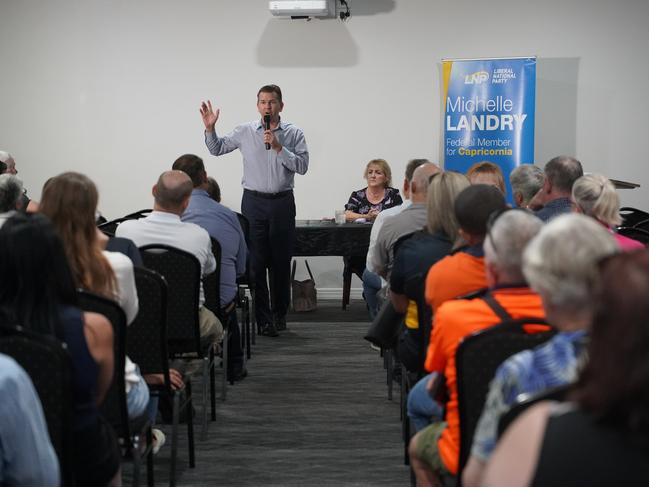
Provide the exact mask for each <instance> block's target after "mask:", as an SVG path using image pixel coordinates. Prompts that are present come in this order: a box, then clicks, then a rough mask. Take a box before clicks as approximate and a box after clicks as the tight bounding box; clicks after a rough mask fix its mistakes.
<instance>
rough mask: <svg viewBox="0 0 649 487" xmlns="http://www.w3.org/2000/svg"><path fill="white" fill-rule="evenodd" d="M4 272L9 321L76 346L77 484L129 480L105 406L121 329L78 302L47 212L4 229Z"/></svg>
mask: <svg viewBox="0 0 649 487" xmlns="http://www.w3.org/2000/svg"><path fill="white" fill-rule="evenodd" d="M0 275H1V276H2V279H0V314H1V315H2V321H3V322H4V323H8V324H11V323H15V324H17V325H20V326H22V327H24V328H26V329H28V330H31V331H33V332H36V333H43V334H45V335H53V336H56V337H57V338H58V339H60V340H61V341H63V342H65V343H66V344H67V346H68V350H69V352H70V356H71V358H72V382H73V388H72V389H73V402H74V411H73V416H72V422H73V424H72V435H73V440H74V441H73V455H72V458H73V459H74V474H75V477H76V479H77V482H76V484H77V485H108V483H109V482H111V480H112V482H113V485H121V479H120V472H119V466H120V456H119V449H118V446H117V439H116V438H115V434H114V432H113V429H112V428H111V426H110V425H108V424H107V423H106V421H105V420H104V419H103V418H102V417H101V416H100V415H99V412H98V409H97V405H98V404H101V401H102V400H103V397H104V395H105V394H106V391H107V390H108V388H109V386H110V383H111V381H112V373H113V331H112V328H111V325H110V323H109V322H108V320H106V318H104V317H103V316H101V315H98V314H95V313H83V312H81V311H80V310H79V309H78V308H76V302H77V295H76V288H75V284H74V279H73V277H72V272H71V270H70V268H69V267H68V261H67V257H66V253H65V251H64V249H63V244H62V242H61V240H60V239H59V237H58V235H57V234H56V231H55V229H54V227H53V226H52V224H51V223H50V222H49V221H48V220H47V218H45V217H44V216H42V215H38V214H36V215H33V216H29V215H23V214H18V215H16V216H14V217H12V218H10V219H9V220H8V221H7V222H6V223H5V225H4V226H3V227H2V229H0ZM3 369H4V368H3ZM5 401H6V398H5V399H3V401H2V402H3V404H4V403H5ZM3 417H4V418H8V417H9V416H4V415H3ZM12 418H13V417H12ZM30 454H32V455H33V453H32V452H30ZM33 460H34V458H33V456H32V464H33ZM32 467H33V465H32ZM39 485H40V484H39Z"/></svg>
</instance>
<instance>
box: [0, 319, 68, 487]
mask: <svg viewBox="0 0 649 487" xmlns="http://www.w3.org/2000/svg"><path fill="white" fill-rule="evenodd" d="M0 353H3V354H5V355H9V356H10V357H12V358H13V359H14V360H15V361H16V362H18V364H20V366H21V367H22V368H23V369H25V372H27V374H28V375H29V377H30V379H31V380H32V383H33V384H34V389H36V392H37V393H38V397H39V399H40V401H41V405H42V407H43V413H44V414H45V421H46V422H47V430H48V433H49V435H50V441H51V442H52V446H53V447H54V451H55V452H56V456H57V457H58V459H59V465H60V469H61V484H62V485H63V486H71V485H74V471H73V468H72V467H73V460H72V454H73V453H72V416H71V413H72V411H73V405H72V362H71V360H70V356H69V354H68V351H67V346H66V345H65V344H64V343H62V342H60V341H59V340H57V339H56V338H54V337H50V336H46V335H42V334H40V333H33V332H30V331H28V330H25V329H23V328H20V327H11V326H5V325H0ZM5 420H9V421H10V420H11V418H5Z"/></svg>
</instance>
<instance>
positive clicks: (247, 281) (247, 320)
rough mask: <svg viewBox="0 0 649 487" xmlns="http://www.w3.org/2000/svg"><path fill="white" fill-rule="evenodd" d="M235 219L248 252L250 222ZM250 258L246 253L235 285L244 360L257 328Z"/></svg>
mask: <svg viewBox="0 0 649 487" xmlns="http://www.w3.org/2000/svg"><path fill="white" fill-rule="evenodd" d="M237 218H238V219H239V225H241V231H242V232H243V236H244V239H245V240H246V246H247V247H248V250H250V222H249V221H248V219H247V218H246V217H245V216H243V215H242V214H241V213H237ZM250 256H251V254H250V252H248V258H247V259H246V273H245V274H244V275H243V276H240V277H238V278H237V285H238V286H239V292H238V296H237V308H239V309H241V323H242V324H243V342H244V344H245V347H246V358H250V356H251V343H252V344H253V345H254V344H255V341H256V339H255V333H253V332H252V330H253V329H256V328H257V327H256V326H255V325H256V323H257V320H256V317H255V314H254V312H255V276H254V273H253V271H252V262H251V258H250ZM246 289H248V291H249V292H250V299H248V296H247V295H246Z"/></svg>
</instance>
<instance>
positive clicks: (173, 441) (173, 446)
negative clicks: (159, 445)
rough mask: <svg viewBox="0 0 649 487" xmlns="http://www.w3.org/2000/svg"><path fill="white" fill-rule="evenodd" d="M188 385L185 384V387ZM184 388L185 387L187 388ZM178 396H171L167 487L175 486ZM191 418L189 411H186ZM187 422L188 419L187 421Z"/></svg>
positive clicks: (178, 416)
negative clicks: (169, 464)
mask: <svg viewBox="0 0 649 487" xmlns="http://www.w3.org/2000/svg"><path fill="white" fill-rule="evenodd" d="M188 385H189V383H188V384H187V386H188ZM187 386H185V387H187ZM179 409H180V394H179V393H178V392H175V393H174V395H173V408H172V417H173V419H172V423H171V467H170V471H169V485H170V487H174V486H175V485H176V458H177V457H178V422H179V419H180V411H179ZM187 413H188V416H191V411H188V412H187ZM188 421H189V419H188Z"/></svg>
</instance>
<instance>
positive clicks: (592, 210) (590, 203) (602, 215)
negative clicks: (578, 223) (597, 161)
mask: <svg viewBox="0 0 649 487" xmlns="http://www.w3.org/2000/svg"><path fill="white" fill-rule="evenodd" d="M572 205H573V209H574V211H576V212H577V213H583V214H584V215H587V216H590V217H593V218H594V219H595V220H597V221H598V222H600V223H601V224H602V225H604V226H605V227H606V228H608V230H609V232H611V233H612V234H613V236H614V237H615V240H617V243H618V245H619V246H620V249H621V250H624V251H630V250H638V249H644V248H645V246H644V244H643V243H641V242H638V241H637V240H633V239H632V238H629V237H625V236H624V235H620V234H618V233H616V232H615V230H614V229H615V227H617V226H619V225H620V224H621V223H622V217H621V216H620V197H619V196H618V194H617V191H615V186H614V185H613V183H612V182H611V181H609V179H608V178H607V177H606V176H602V175H601V174H586V175H584V176H582V177H580V178H579V179H577V181H575V184H574V185H573V187H572Z"/></svg>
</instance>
